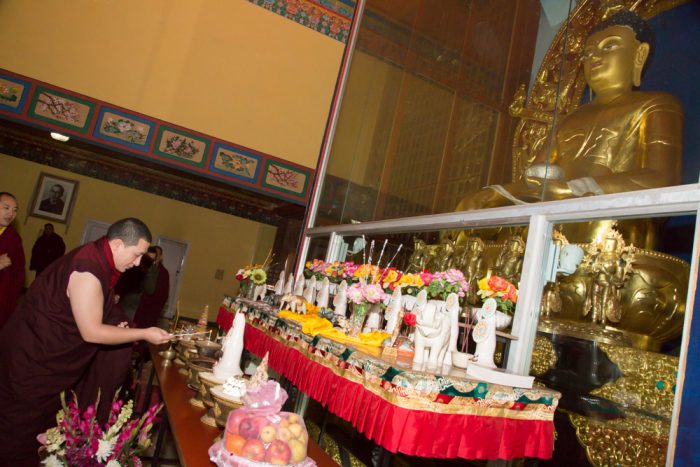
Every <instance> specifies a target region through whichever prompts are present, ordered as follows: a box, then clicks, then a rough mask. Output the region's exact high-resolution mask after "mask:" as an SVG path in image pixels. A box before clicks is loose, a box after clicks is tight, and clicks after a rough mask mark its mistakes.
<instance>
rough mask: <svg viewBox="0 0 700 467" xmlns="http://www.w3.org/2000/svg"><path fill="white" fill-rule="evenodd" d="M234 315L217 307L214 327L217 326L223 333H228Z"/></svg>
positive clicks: (222, 307)
mask: <svg viewBox="0 0 700 467" xmlns="http://www.w3.org/2000/svg"><path fill="white" fill-rule="evenodd" d="M234 316H235V313H234V312H232V311H230V310H229V309H228V308H226V307H225V306H223V305H221V306H220V307H219V312H218V313H217V315H216V325H217V326H219V327H220V328H221V329H223V330H224V331H226V332H228V330H229V329H231V326H233V317H234Z"/></svg>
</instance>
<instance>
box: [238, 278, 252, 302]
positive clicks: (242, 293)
mask: <svg viewBox="0 0 700 467" xmlns="http://www.w3.org/2000/svg"><path fill="white" fill-rule="evenodd" d="M250 288H251V287H250V281H246V280H244V281H241V285H240V286H239V287H238V296H239V297H241V298H247V297H248V289H250Z"/></svg>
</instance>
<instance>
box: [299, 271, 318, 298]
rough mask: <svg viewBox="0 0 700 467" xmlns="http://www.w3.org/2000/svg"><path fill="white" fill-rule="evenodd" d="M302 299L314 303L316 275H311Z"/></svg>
mask: <svg viewBox="0 0 700 467" xmlns="http://www.w3.org/2000/svg"><path fill="white" fill-rule="evenodd" d="M302 295H303V296H304V299H305V300H306V301H307V302H309V303H314V302H315V301H316V300H315V299H316V276H311V279H309V282H308V284H307V287H306V289H304V293H303V294H302Z"/></svg>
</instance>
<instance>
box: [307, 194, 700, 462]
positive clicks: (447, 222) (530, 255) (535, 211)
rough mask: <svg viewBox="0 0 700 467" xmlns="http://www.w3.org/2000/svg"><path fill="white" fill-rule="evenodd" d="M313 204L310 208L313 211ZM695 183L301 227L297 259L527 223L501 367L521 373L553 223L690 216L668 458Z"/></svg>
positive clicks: (698, 236)
mask: <svg viewBox="0 0 700 467" xmlns="http://www.w3.org/2000/svg"><path fill="white" fill-rule="evenodd" d="M316 207H317V203H316V204H315V205H314V206H312V207H311V209H312V210H314V211H315V208H316ZM699 211H700V184H697V183H695V184H689V185H680V186H673V187H667V188H657V189H651V190H642V191H633V192H626V193H617V194H611V195H603V196H594V197H587V198H576V199H569V200H563V201H550V202H542V203H535V204H527V205H519V206H507V207H502V208H493V209H482V210H478V211H463V212H455V213H446V214H435V215H428V216H416V217H407V218H401V219H389V220H383V221H372V222H363V223H359V224H341V225H333V226H324V227H310V228H307V229H306V232H305V235H304V238H303V243H302V248H301V249H300V252H301V256H300V259H302V260H308V259H310V258H306V254H307V252H308V247H309V242H310V241H311V239H312V238H321V237H328V238H329V244H328V248H327V250H326V252H327V253H326V257H325V260H326V261H334V260H338V259H343V258H340V257H339V253H340V252H341V251H342V245H343V243H344V242H343V238H344V237H346V236H359V235H372V234H382V233H392V234H395V233H408V232H411V233H413V232H416V233H417V232H428V231H433V232H434V231H439V230H466V229H471V228H486V227H504V226H514V225H527V226H528V236H527V242H526V248H525V256H524V258H523V266H522V273H521V277H522V279H521V281H520V293H519V297H518V298H519V300H518V303H517V305H516V309H515V316H514V319H513V326H512V331H511V333H512V334H513V335H515V336H517V337H518V339H517V340H515V341H513V342H511V345H510V350H509V353H508V361H507V364H506V369H507V370H508V371H511V372H513V373H517V374H521V375H526V374H528V372H529V368H530V360H531V356H532V350H533V346H534V341H535V336H536V333H537V323H538V319H539V309H540V301H541V298H542V288H543V286H544V284H545V279H544V271H545V263H546V258H547V257H548V255H549V249H550V248H552V246H553V244H552V242H551V235H552V228H553V225H554V224H558V223H568V222H582V221H589V220H598V219H629V218H650V217H666V216H679V215H694V216H695V233H694V241H693V251H692V259H691V264H690V275H689V281H688V294H687V297H686V310H685V317H684V324H683V335H682V340H681V351H680V355H679V361H678V368H679V372H678V378H677V381H676V393H675V400H674V405H673V412H672V417H671V432H670V433H669V444H668V457H667V459H673V451H674V449H675V440H676V432H677V428H678V416H679V413H680V404H679V399H680V396H681V395H682V393H683V382H684V375H685V362H686V356H687V350H688V343H689V338H690V322H691V319H692V315H693V308H694V298H695V288H696V285H697V282H698V248H699V244H700V222H699V219H698V212H699ZM313 217H315V216H311V218H313ZM304 262H305V261H298V263H297V271H296V273H297V274H301V273H302V271H303V265H304Z"/></svg>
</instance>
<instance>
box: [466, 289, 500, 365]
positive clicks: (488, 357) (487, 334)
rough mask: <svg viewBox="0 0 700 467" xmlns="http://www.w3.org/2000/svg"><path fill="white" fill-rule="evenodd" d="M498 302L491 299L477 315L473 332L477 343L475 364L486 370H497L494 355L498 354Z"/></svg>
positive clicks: (485, 302) (473, 337)
mask: <svg viewBox="0 0 700 467" xmlns="http://www.w3.org/2000/svg"><path fill="white" fill-rule="evenodd" d="M496 308H497V304H496V300H494V299H493V298H489V299H487V300H486V301H484V305H483V306H482V307H481V309H479V311H478V312H477V314H476V319H477V323H476V326H474V330H473V331H472V339H474V342H476V349H475V350H474V359H473V363H476V364H477V365H481V366H483V367H486V368H496V364H495V363H494V361H493V355H494V353H495V352H496Z"/></svg>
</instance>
